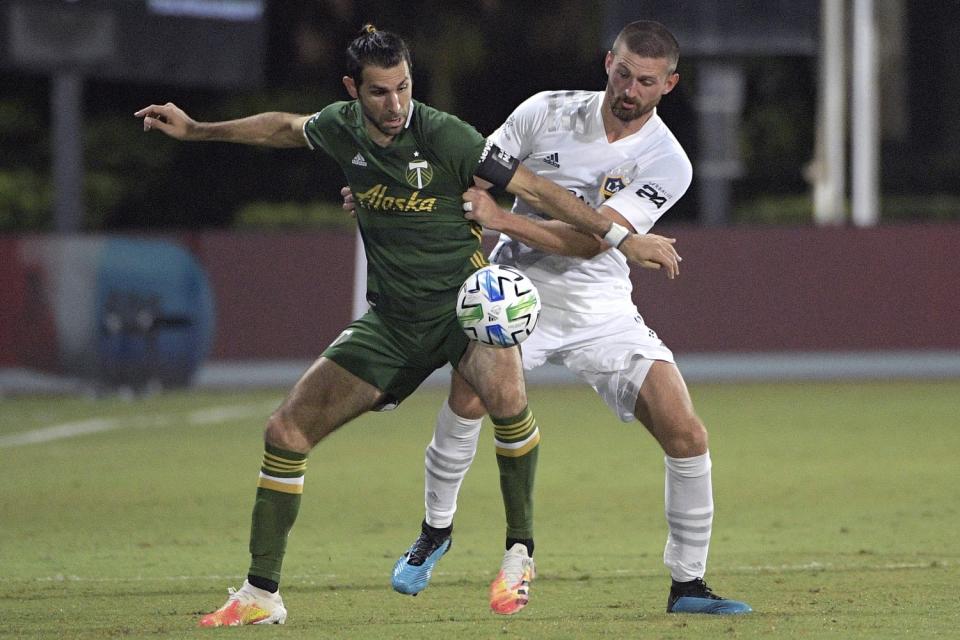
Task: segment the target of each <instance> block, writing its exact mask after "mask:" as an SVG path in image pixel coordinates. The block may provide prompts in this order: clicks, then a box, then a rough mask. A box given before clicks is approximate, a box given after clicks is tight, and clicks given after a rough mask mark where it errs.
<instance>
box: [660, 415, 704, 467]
mask: <svg viewBox="0 0 960 640" xmlns="http://www.w3.org/2000/svg"><path fill="white" fill-rule="evenodd" d="M662 444H663V448H664V453H666V454H667V455H668V456H670V457H671V458H692V457H694V456H701V455H703V454H705V453H706V452H707V449H708V447H709V438H708V435H707V429H706V427H704V426H703V423H702V422H701V421H700V420H699V419H697V418H696V417H695V416H694V417H692V418H691V419H687V420H684V421H683V422H681V423H679V424H678V425H677V426H676V427H675V428H673V429H671V430H670V434H669V436H668V437H667V438H666V441H665V442H663V443H662Z"/></svg>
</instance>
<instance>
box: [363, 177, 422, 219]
mask: <svg viewBox="0 0 960 640" xmlns="http://www.w3.org/2000/svg"><path fill="white" fill-rule="evenodd" d="M431 176H432V174H431ZM428 182H429V180H428ZM388 191H389V189H388V188H387V187H386V185H382V184H378V185H374V186H373V187H371V188H369V189H367V190H366V191H363V192H361V193H357V194H356V195H355V197H356V199H357V204H359V205H360V206H361V207H364V208H365V209H373V210H375V211H404V212H406V211H433V210H434V209H436V208H437V199H436V198H421V197H420V191H414V192H413V193H411V194H410V195H409V196H406V197H397V196H396V195H388Z"/></svg>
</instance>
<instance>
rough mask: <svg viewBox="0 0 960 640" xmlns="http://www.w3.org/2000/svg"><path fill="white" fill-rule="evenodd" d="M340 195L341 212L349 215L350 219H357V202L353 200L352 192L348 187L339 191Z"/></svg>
mask: <svg viewBox="0 0 960 640" xmlns="http://www.w3.org/2000/svg"><path fill="white" fill-rule="evenodd" d="M340 195H341V196H342V197H343V204H341V205H340V206H341V207H343V210H344V211H346V212H347V213H349V214H350V217H352V218H356V217H357V201H356V200H354V199H353V191H352V190H351V189H350V187H343V188H342V189H340Z"/></svg>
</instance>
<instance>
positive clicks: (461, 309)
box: [457, 264, 540, 347]
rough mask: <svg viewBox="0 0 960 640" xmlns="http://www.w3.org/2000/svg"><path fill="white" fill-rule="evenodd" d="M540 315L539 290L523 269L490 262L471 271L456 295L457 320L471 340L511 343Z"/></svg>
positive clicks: (518, 340)
mask: <svg viewBox="0 0 960 640" xmlns="http://www.w3.org/2000/svg"><path fill="white" fill-rule="evenodd" d="M539 317H540V294H539V293H538V292H537V288H536V287H535V286H534V284H533V282H531V280H530V278H528V277H527V276H525V275H524V274H523V272H522V271H520V270H519V269H517V268H515V267H508V266H504V265H500V264H491V265H488V266H486V267H482V268H481V269H478V270H477V271H475V272H473V273H472V274H470V276H469V277H467V279H466V281H465V282H464V283H463V286H461V287H460V293H459V294H458V295H457V320H458V321H459V322H460V326H461V327H463V331H464V332H465V333H466V334H467V337H469V338H470V339H471V340H476V341H477V342H481V343H483V344H487V345H492V346H494V347H512V346H514V345H517V344H520V343H521V342H523V341H524V340H526V339H527V336H529V335H530V334H531V333H532V332H533V329H534V328H535V327H536V326H537V319H538V318H539Z"/></svg>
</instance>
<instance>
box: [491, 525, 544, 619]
mask: <svg viewBox="0 0 960 640" xmlns="http://www.w3.org/2000/svg"><path fill="white" fill-rule="evenodd" d="M536 577H537V569H536V567H535V566H534V564H533V558H531V557H530V556H529V555H527V547H526V546H524V545H522V544H520V543H519V542H518V543H517V544H515V545H513V546H512V547H510V548H509V549H507V552H506V553H504V554H503V564H502V565H500V573H498V574H497V577H496V579H494V581H493V582H492V583H490V609H492V610H493V612H494V613H499V614H501V615H505V616H508V615H511V614H514V613H516V612H518V611H520V610H521V609H523V608H524V607H525V606H527V603H528V602H530V583H531V582H532V581H533V579H534V578H536Z"/></svg>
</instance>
